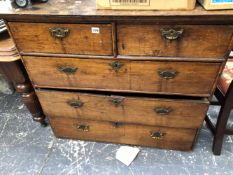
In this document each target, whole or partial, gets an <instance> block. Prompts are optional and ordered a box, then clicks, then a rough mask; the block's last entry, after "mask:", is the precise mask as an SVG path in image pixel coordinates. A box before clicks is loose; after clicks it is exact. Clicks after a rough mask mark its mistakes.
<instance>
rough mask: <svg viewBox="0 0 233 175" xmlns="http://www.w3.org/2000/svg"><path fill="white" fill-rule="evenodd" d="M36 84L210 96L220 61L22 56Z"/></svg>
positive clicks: (41, 85)
mask: <svg viewBox="0 0 233 175" xmlns="http://www.w3.org/2000/svg"><path fill="white" fill-rule="evenodd" d="M23 60H24V63H25V65H26V68H27V70H28V73H29V76H30V78H31V80H32V81H33V83H34V84H35V86H37V87H55V88H69V89H70V88H71V89H86V90H108V91H126V92H144V93H155V94H183V95H193V96H210V94H211V93H212V90H213V85H214V82H215V80H216V78H217V75H218V73H219V69H220V66H221V64H220V63H201V62H200V63H199V62H198V63H196V62H172V61H171V62H169V61H161V62H157V61H126V60H124V61H123V60H121V61H119V60H104V59H78V58H48V57H28V56H25V57H23Z"/></svg>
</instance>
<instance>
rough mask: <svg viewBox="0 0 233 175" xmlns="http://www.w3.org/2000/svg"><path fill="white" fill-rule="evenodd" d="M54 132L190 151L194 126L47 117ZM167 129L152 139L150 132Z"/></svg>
mask: <svg viewBox="0 0 233 175" xmlns="http://www.w3.org/2000/svg"><path fill="white" fill-rule="evenodd" d="M50 124H51V125H52V128H53V132H54V134H55V135H56V136H57V137H60V138H69V139H70V138H73V139H80V140H91V141H101V142H113V143H122V144H132V145H140V146H149V147H157V148H163V149H175V150H183V151H190V150H191V149H192V145H193V141H194V138H195V135H196V131H197V130H195V129H178V128H166V127H146V126H142V125H129V124H125V125H124V124H123V125H121V126H119V127H117V128H115V127H114V126H112V124H111V123H110V122H98V121H91V120H80V119H71V118H70V119H64V118H59V117H58V118H50ZM77 125H88V126H89V131H88V132H83V131H80V130H77V129H76V126H77ZM157 131H159V132H161V133H166V135H165V136H164V137H163V138H162V139H153V138H151V136H150V132H157Z"/></svg>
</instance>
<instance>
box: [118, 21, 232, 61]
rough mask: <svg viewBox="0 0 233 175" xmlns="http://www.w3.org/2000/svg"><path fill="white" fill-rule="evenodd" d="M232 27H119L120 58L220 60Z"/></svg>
mask: <svg viewBox="0 0 233 175" xmlns="http://www.w3.org/2000/svg"><path fill="white" fill-rule="evenodd" d="M232 33H233V26H229V25H228V26H221V25H216V26H214V25H183V26H160V25H118V49H119V54H120V55H144V56H145V55H147V56H173V57H198V58H203V57H207V58H223V57H224V55H225V54H226V51H227V49H228V46H229V44H230V40H231V37H232Z"/></svg>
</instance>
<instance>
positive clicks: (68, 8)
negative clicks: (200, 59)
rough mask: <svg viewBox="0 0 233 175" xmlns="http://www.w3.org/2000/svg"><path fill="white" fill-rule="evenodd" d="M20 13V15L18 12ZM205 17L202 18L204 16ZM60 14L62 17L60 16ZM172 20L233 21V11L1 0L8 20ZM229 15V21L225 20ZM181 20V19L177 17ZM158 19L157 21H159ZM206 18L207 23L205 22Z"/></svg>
mask: <svg viewBox="0 0 233 175" xmlns="http://www.w3.org/2000/svg"><path fill="white" fill-rule="evenodd" d="M18 14H20V15H18ZM200 16H201V18H200ZM57 17H59V18H57ZM132 17H134V20H133V21H135V22H136V21H151V20H152V19H154V20H155V19H156V20H155V21H157V22H165V21H170V22H172V23H205V22H206V21H208V22H210V23H225V24H226V23H228V24H229V23H232V22H233V10H222V11H206V10H204V9H203V8H202V7H201V6H200V5H197V6H196V8H195V9H194V10H192V11H114V10H96V3H95V0H81V1H76V0H66V1H61V0H50V1H49V2H47V3H38V4H34V5H33V7H32V8H31V9H26V10H25V9H24V10H22V9H14V8H12V7H11V3H10V1H0V18H4V19H7V20H8V21H33V20H32V19H34V21H50V22H51V21H61V22H62V21H63V22H67V20H68V21H73V22H75V21H77V20H80V21H86V22H88V21H89V20H99V21H105V22H106V20H118V21H128V20H129V18H131V20H132ZM226 18H227V20H225V19H226ZM177 19H179V20H177ZM155 21H154V22H155ZM204 21H205V22H204Z"/></svg>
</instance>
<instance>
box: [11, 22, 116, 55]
mask: <svg viewBox="0 0 233 175" xmlns="http://www.w3.org/2000/svg"><path fill="white" fill-rule="evenodd" d="M9 27H10V30H11V32H12V35H13V37H14V40H15V42H16V43H17V47H18V49H19V50H20V51H23V52H44V53H63V54H90V55H112V54H113V42H112V25H111V24H45V23H17V22H9Z"/></svg>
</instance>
